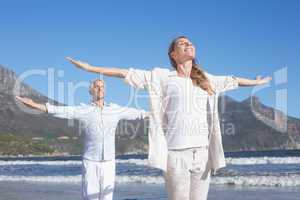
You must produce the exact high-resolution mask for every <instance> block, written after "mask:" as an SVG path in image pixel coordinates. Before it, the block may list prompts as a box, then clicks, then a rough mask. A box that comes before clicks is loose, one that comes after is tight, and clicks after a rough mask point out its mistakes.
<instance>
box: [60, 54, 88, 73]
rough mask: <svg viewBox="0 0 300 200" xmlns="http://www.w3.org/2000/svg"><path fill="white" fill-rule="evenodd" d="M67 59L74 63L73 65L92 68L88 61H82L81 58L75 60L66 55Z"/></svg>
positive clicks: (85, 68)
mask: <svg viewBox="0 0 300 200" xmlns="http://www.w3.org/2000/svg"><path fill="white" fill-rule="evenodd" d="M66 59H67V60H68V61H69V62H70V63H72V64H73V65H75V66H76V67H78V68H80V69H84V70H88V69H90V68H91V65H90V64H88V63H86V62H82V61H80V60H74V59H73V58H71V57H66Z"/></svg>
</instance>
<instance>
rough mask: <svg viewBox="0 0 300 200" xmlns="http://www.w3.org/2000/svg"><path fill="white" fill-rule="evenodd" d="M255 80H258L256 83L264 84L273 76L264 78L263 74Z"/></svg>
mask: <svg viewBox="0 0 300 200" xmlns="http://www.w3.org/2000/svg"><path fill="white" fill-rule="evenodd" d="M255 80H256V85H263V84H266V83H269V82H270V81H271V80H272V77H271V76H267V77H264V78H262V77H261V76H257V77H256V79H255Z"/></svg>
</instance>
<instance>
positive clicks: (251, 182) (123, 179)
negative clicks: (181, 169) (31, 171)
mask: <svg viewBox="0 0 300 200" xmlns="http://www.w3.org/2000/svg"><path fill="white" fill-rule="evenodd" d="M0 181H14V182H19V181H25V182H47V183H62V184H68V183H69V184H79V183H80V182H81V175H77V176H0ZM116 183H145V184H164V179H163V177H162V176H157V177H153V176H117V177H116ZM211 184H213V185H236V186H273V187H287V186H289V187H291V186H300V176H299V175H290V176H234V177H212V180H211Z"/></svg>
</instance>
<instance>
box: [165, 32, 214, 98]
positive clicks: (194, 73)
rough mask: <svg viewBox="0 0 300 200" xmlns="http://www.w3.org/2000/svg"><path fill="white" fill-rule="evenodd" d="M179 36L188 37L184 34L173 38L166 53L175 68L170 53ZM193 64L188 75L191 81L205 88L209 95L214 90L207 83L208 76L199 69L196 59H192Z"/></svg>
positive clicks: (174, 62)
mask: <svg viewBox="0 0 300 200" xmlns="http://www.w3.org/2000/svg"><path fill="white" fill-rule="evenodd" d="M180 38H185V39H188V38H187V37H186V36H179V37H177V38H175V39H174V40H173V41H172V42H171V44H170V46H169V51H168V55H169V59H170V62H171V65H172V66H173V67H174V68H175V69H176V70H177V63H176V61H175V60H174V59H173V58H172V56H171V53H172V52H173V51H174V49H175V45H176V42H177V40H178V39H180ZM192 62H193V65H192V70H191V74H190V77H191V79H192V81H193V84H194V85H196V86H198V87H200V88H202V89H203V90H205V91H206V92H207V93H208V94H209V95H212V94H214V93H215V92H214V90H213V89H212V87H211V84H210V83H209V80H208V78H207V77H206V75H205V73H204V71H203V69H201V67H200V65H199V64H197V62H196V59H195V58H194V59H193V61H192Z"/></svg>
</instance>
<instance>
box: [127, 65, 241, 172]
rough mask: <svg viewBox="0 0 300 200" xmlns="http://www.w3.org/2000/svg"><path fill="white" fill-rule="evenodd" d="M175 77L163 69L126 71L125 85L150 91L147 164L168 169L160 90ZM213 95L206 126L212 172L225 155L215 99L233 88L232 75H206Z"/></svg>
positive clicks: (219, 164) (233, 80) (209, 101)
mask: <svg viewBox="0 0 300 200" xmlns="http://www.w3.org/2000/svg"><path fill="white" fill-rule="evenodd" d="M174 75H177V72H176V71H170V70H169V69H166V68H154V69H153V70H152V71H145V70H138V69H132V68H130V69H129V72H128V73H127V75H126V77H125V82H127V83H128V84H129V85H131V86H133V87H135V88H138V89H147V90H148V92H149V98H150V100H149V104H150V105H149V106H150V107H149V111H150V114H149V118H150V122H149V126H150V127H149V135H148V138H149V154H148V161H149V165H150V166H152V167H155V168H159V169H161V170H163V171H166V170H167V156H168V148H167V142H166V138H165V135H164V132H163V129H162V123H161V122H162V119H163V109H162V100H163V96H162V89H163V85H164V82H165V81H168V78H169V76H174ZM206 76H207V77H208V79H209V81H210V83H211V85H212V86H213V88H214V90H215V92H216V93H215V94H214V95H211V96H209V100H208V103H209V106H208V110H207V113H208V123H209V159H208V160H209V168H210V169H211V170H212V172H213V173H215V172H216V170H218V169H220V168H222V167H225V166H226V164H225V156H224V151H223V146H222V136H221V129H220V123H219V116H218V96H219V94H220V92H224V91H227V90H231V89H235V88H237V87H238V82H237V80H236V78H235V77H234V76H214V75H211V74H208V73H206Z"/></svg>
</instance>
